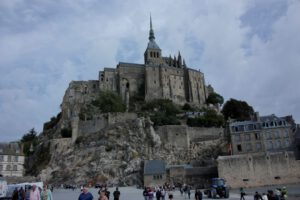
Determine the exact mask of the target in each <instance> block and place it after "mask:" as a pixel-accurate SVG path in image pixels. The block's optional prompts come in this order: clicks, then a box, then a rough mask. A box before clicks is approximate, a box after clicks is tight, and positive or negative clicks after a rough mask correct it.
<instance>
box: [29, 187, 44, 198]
mask: <svg viewBox="0 0 300 200" xmlns="http://www.w3.org/2000/svg"><path fill="white" fill-rule="evenodd" d="M29 199H30V200H41V196H40V191H39V189H38V188H37V187H36V185H35V184H34V185H32V189H31V191H30V196H29Z"/></svg>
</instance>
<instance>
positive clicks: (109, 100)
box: [92, 91, 126, 113]
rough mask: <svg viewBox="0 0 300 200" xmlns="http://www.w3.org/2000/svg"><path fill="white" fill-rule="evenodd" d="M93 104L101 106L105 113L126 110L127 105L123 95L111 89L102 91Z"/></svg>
mask: <svg viewBox="0 0 300 200" xmlns="http://www.w3.org/2000/svg"><path fill="white" fill-rule="evenodd" d="M92 104H93V105H94V106H96V107H97V108H99V109H100V111H101V112H103V113H108V112H125V111H126V106H125V104H124V103H123V101H122V99H121V97H120V96H119V95H118V94H117V93H115V92H111V91H105V92H102V93H101V95H100V96H99V97H98V98H97V99H96V100H95V101H93V102H92Z"/></svg>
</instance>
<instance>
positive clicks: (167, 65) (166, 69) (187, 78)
mask: <svg viewBox="0 0 300 200" xmlns="http://www.w3.org/2000/svg"><path fill="white" fill-rule="evenodd" d="M99 86H100V90H111V91H115V92H117V93H118V94H120V96H121V97H122V99H123V100H124V102H126V104H127V105H128V101H129V97H130V96H134V95H136V94H138V93H139V92H140V91H141V90H142V93H143V95H145V100H146V101H149V100H152V99H170V100H172V101H173V102H174V103H177V104H181V105H182V104H184V103H186V102H189V103H191V104H195V105H198V106H202V105H203V104H204V103H205V100H206V98H207V95H208V92H207V91H208V89H207V88H206V86H205V81H204V74H203V73H202V72H200V71H197V70H194V69H191V68H188V67H187V66H186V64H185V61H184V59H183V58H182V57H181V55H180V52H179V54H178V57H175V56H174V58H172V57H171V56H169V57H163V56H162V50H161V49H160V48H159V46H158V45H157V44H156V42H155V37H154V31H153V28H152V20H151V17H150V32H149V42H148V46H147V48H146V51H145V53H144V64H134V63H124V62H120V63H119V64H118V65H117V67H116V68H104V70H103V71H100V73H99ZM210 88H211V87H210Z"/></svg>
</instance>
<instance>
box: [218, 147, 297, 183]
mask: <svg viewBox="0 0 300 200" xmlns="http://www.w3.org/2000/svg"><path fill="white" fill-rule="evenodd" d="M217 162H218V174H219V177H221V178H225V180H226V181H227V183H228V184H229V185H230V186H231V187H233V188H238V187H257V186H264V185H277V184H288V183H297V182H299V180H300V170H299V169H300V160H296V159H295V155H294V153H293V152H273V153H270V152H269V153H257V154H248V155H234V156H220V157H218V159H217Z"/></svg>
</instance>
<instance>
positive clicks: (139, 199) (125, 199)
mask: <svg viewBox="0 0 300 200" xmlns="http://www.w3.org/2000/svg"><path fill="white" fill-rule="evenodd" d="M285 186H286V187H287V189H288V194H289V198H288V200H298V199H299V200H300V183H299V184H293V185H285ZM281 187H282V186H267V187H258V188H245V192H246V196H245V200H253V195H254V193H255V192H256V191H258V192H259V193H263V192H267V190H274V189H275V188H281ZM108 190H109V191H110V193H111V198H110V199H113V197H112V193H113V192H114V191H115V188H108ZM119 191H120V192H121V196H120V200H144V198H143V190H142V189H137V188H135V187H119ZM201 191H202V192H203V190H201ZM80 192H81V191H80V189H76V190H70V189H68V190H66V189H54V191H53V199H54V200H72V199H73V200H77V199H78V197H79V195H80ZM89 192H91V193H92V195H93V196H94V200H97V199H98V197H99V195H98V189H95V188H90V189H89ZM172 193H173V196H174V200H188V199H189V198H188V196H187V195H181V194H180V192H179V191H178V190H176V191H173V192H172ZM194 195H195V191H194V190H192V191H191V199H192V200H194V199H195V198H194ZM203 199H204V200H205V199H208V198H207V197H206V195H204V196H203ZM229 199H230V200H231V199H232V200H239V199H240V194H239V190H238V189H232V190H230V197H229ZM155 200H156V199H155ZM166 200H168V198H166ZM211 200H212V199H211Z"/></svg>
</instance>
